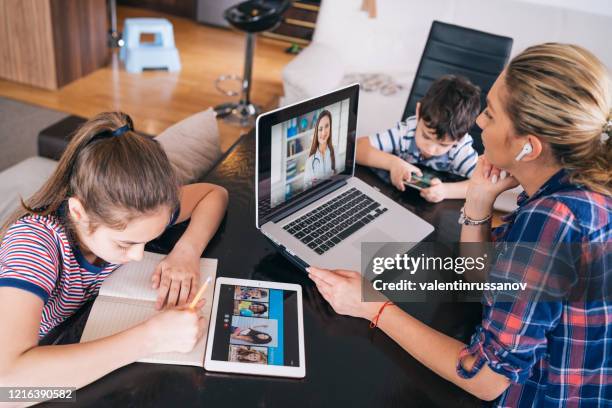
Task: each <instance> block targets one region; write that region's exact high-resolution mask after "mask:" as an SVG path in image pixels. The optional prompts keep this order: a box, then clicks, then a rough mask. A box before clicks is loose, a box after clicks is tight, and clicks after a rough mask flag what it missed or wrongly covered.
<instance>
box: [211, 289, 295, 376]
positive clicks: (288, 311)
mask: <svg viewBox="0 0 612 408" xmlns="http://www.w3.org/2000/svg"><path fill="white" fill-rule="evenodd" d="M297 298H298V296H297V292H295V291H292V290H283V289H269V288H262V287H258V288H255V287H249V286H236V285H226V284H221V286H220V290H219V299H218V307H217V319H216V326H215V338H214V340H213V348H212V354H211V359H212V360H218V361H229V362H234V363H244V364H264V365H275V366H287V367H298V366H299V365H300V361H299V344H298V314H297V310H298V308H297Z"/></svg>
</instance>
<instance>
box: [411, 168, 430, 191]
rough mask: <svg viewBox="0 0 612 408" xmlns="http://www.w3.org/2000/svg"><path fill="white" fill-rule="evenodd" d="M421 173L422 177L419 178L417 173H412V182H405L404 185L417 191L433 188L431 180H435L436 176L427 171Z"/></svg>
mask: <svg viewBox="0 0 612 408" xmlns="http://www.w3.org/2000/svg"><path fill="white" fill-rule="evenodd" d="M421 171H422V173H423V176H422V177H421V176H418V175H417V174H416V173H412V177H411V179H410V181H404V185H405V186H408V187H412V188H415V189H417V190H422V189H424V188H429V187H431V180H432V179H433V178H435V177H436V175H435V174H434V173H430V172H428V171H425V170H421Z"/></svg>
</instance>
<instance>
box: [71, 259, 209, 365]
mask: <svg viewBox="0 0 612 408" xmlns="http://www.w3.org/2000/svg"><path fill="white" fill-rule="evenodd" d="M163 258H164V255H159V254H154V253H151V252H145V254H144V257H143V259H142V261H139V262H130V263H129V264H126V265H123V266H121V267H119V269H117V270H116V271H114V272H113V273H112V274H111V275H110V276H109V277H108V278H106V280H105V281H104V283H103V284H102V287H101V288H100V293H99V294H98V297H97V299H96V301H95V302H94V305H93V307H92V309H91V312H90V313H89V317H88V319H87V323H86V325H85V330H83V335H82V336H81V343H83V342H86V341H92V340H96V339H99V338H102V337H107V336H110V335H113V334H115V333H118V332H120V331H123V330H125V329H128V328H130V327H133V326H136V325H137V324H139V323H142V322H143V321H145V320H147V319H148V318H149V317H151V316H153V315H154V314H155V313H157V311H156V310H155V300H156V299H157V290H156V289H153V288H151V275H152V273H153V271H154V270H155V267H156V266H157V264H158V263H159V262H160V261H161V260H162V259H163ZM200 272H201V278H200V284H202V283H204V282H205V281H206V278H207V277H209V276H210V277H211V284H209V285H208V287H207V288H206V291H205V292H204V295H203V298H204V299H206V300H207V301H206V303H205V304H204V307H203V308H202V313H203V315H204V316H205V317H206V319H207V321H210V313H211V310H212V304H213V302H212V298H213V292H214V288H215V285H214V281H215V276H216V275H217V260H216V259H207V258H203V259H201V260H200ZM207 333H208V329H205V330H204V335H203V336H202V338H201V339H200V341H199V342H198V343H197V344H196V346H195V347H194V349H193V350H192V351H191V352H189V353H178V352H177V353H158V354H153V355H151V356H148V357H147V358H143V359H141V360H138V361H139V362H143V363H158V364H180V365H193V366H199V367H204V352H205V349H206V336H207Z"/></svg>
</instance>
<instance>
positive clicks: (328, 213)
mask: <svg viewBox="0 0 612 408" xmlns="http://www.w3.org/2000/svg"><path fill="white" fill-rule="evenodd" d="M386 211H387V208H385V207H383V206H381V205H380V203H378V202H376V201H374V200H373V199H371V198H370V197H368V196H367V195H365V194H364V193H362V192H361V191H359V190H357V189H356V188H351V189H350V190H347V191H345V192H344V193H342V194H340V195H339V196H337V197H335V198H334V199H332V200H330V201H328V202H326V203H325V204H323V205H321V206H320V207H318V208H315V209H314V210H312V211H310V212H308V213H307V214H304V215H302V216H301V217H300V218H298V219H296V220H295V221H292V222H291V223H289V224H287V225H285V226H283V229H284V230H286V231H287V232H289V233H290V234H291V235H293V236H294V237H296V238H297V239H299V240H300V241H302V242H303V243H304V244H306V245H308V247H309V248H310V249H312V250H313V251H315V252H316V253H317V254H319V255H321V254H323V253H324V252H326V251H329V250H330V249H331V248H333V247H334V246H336V245H338V244H339V243H340V242H342V241H343V240H345V239H346V238H348V237H349V236H350V235H351V234H353V233H355V232H357V231H358V230H359V229H361V228H362V227H364V226H366V225H367V224H368V223H370V222H372V221H373V220H374V219H376V218H377V217H378V216H380V215H381V214H383V213H384V212H386Z"/></svg>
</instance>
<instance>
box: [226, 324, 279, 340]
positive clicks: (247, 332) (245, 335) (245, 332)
mask: <svg viewBox="0 0 612 408" xmlns="http://www.w3.org/2000/svg"><path fill="white" fill-rule="evenodd" d="M259 327H267V326H265V325H259V326H253V327H247V328H246V329H242V328H240V327H235V326H232V327H231V332H232V333H231V335H230V337H231V338H232V339H235V340H241V341H244V342H247V343H252V344H268V343H270V342H271V341H272V336H270V335H269V334H268V333H264V332H261V331H259V330H255V329H256V328H259Z"/></svg>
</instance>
